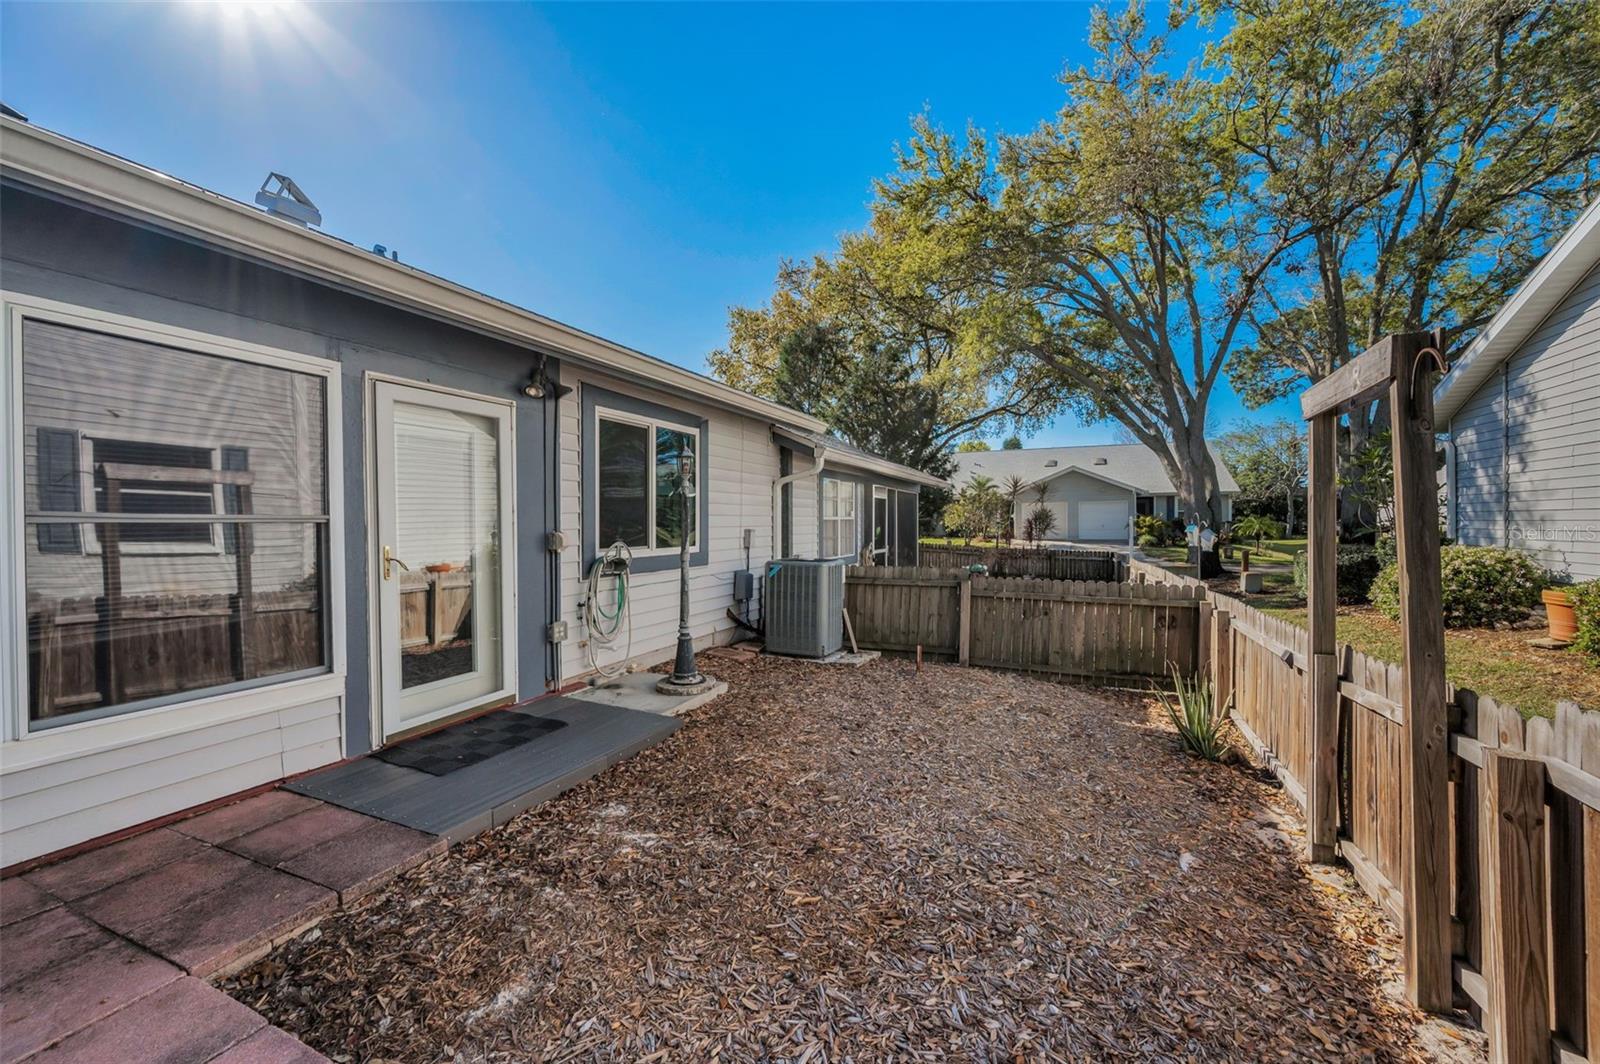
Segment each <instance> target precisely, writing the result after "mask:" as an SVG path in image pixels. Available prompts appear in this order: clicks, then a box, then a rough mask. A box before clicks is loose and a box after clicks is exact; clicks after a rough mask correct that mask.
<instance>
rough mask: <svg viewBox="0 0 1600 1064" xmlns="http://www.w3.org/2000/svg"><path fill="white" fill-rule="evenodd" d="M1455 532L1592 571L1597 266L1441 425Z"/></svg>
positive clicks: (1599, 376)
mask: <svg viewBox="0 0 1600 1064" xmlns="http://www.w3.org/2000/svg"><path fill="white" fill-rule="evenodd" d="M1450 433H1451V438H1452V440H1453V441H1454V443H1455V448H1454V462H1455V468H1454V471H1453V472H1454V499H1453V502H1454V514H1455V536H1456V538H1457V539H1458V540H1459V541H1460V542H1462V543H1465V544H1469V545H1477V546H1507V545H1510V546H1516V547H1522V548H1525V549H1527V550H1529V551H1531V552H1532V553H1533V554H1534V555H1535V557H1537V558H1538V559H1539V562H1540V564H1542V565H1544V566H1547V567H1549V568H1551V569H1553V570H1555V571H1557V572H1564V573H1566V574H1568V575H1570V576H1571V577H1572V578H1573V579H1578V580H1582V579H1593V578H1596V577H1600V269H1597V270H1594V271H1591V272H1590V273H1589V275H1588V276H1587V277H1585V278H1584V279H1583V280H1582V281H1581V282H1579V284H1578V285H1577V286H1576V288H1574V289H1573V291H1572V292H1571V293H1570V294H1569V295H1568V296H1567V298H1566V299H1565V300H1563V301H1562V303H1561V304H1560V306H1558V307H1557V309H1556V310H1555V311H1554V312H1553V313H1552V314H1551V315H1550V317H1549V318H1548V319H1546V321H1545V322H1544V323H1543V324H1542V325H1541V326H1540V327H1539V329H1538V330H1537V331H1536V332H1535V333H1534V334H1533V336H1531V337H1530V338H1529V339H1528V341H1527V342H1526V343H1524V344H1523V345H1522V347H1521V348H1520V349H1519V350H1518V351H1517V353H1516V354H1515V355H1513V356H1512V357H1511V358H1509V359H1507V360H1506V362H1505V364H1504V365H1503V366H1502V367H1501V370H1500V372H1498V373H1496V374H1495V375H1494V376H1493V377H1491V378H1490V379H1489V380H1488V381H1487V382H1486V383H1485V384H1484V386H1483V387H1482V388H1480V389H1479V390H1478V391H1477V393H1476V394H1474V395H1473V396H1472V398H1471V399H1469V400H1468V401H1467V403H1466V404H1465V405H1464V406H1462V408H1461V409H1460V410H1459V411H1457V412H1456V414H1455V416H1454V417H1453V418H1452V419H1451V424H1450Z"/></svg>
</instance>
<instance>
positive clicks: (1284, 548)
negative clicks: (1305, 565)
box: [1234, 536, 1306, 565]
mask: <svg viewBox="0 0 1600 1064" xmlns="http://www.w3.org/2000/svg"><path fill="white" fill-rule="evenodd" d="M1234 547H1235V548H1236V549H1237V548H1239V547H1248V548H1249V549H1250V560H1251V561H1252V562H1271V563H1274V564H1279V565H1293V564H1294V556H1295V555H1296V554H1298V553H1300V552H1301V551H1303V550H1305V549H1306V537H1304V536H1300V537H1298V538H1296V539H1264V540H1262V541H1261V549H1260V550H1257V549H1256V542H1255V540H1253V539H1251V540H1242V541H1240V542H1238V543H1235V544H1234Z"/></svg>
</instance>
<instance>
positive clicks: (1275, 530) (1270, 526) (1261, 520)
mask: <svg viewBox="0 0 1600 1064" xmlns="http://www.w3.org/2000/svg"><path fill="white" fill-rule="evenodd" d="M1233 534H1234V536H1236V537H1237V538H1239V539H1253V540H1255V541H1256V550H1260V549H1261V541H1262V540H1264V539H1277V538H1278V537H1279V536H1281V535H1283V522H1282V521H1275V520H1273V519H1272V518H1270V517H1266V516H1264V515H1262V514H1251V515H1250V516H1249V517H1241V518H1239V520H1237V521H1235V522H1234V523H1233Z"/></svg>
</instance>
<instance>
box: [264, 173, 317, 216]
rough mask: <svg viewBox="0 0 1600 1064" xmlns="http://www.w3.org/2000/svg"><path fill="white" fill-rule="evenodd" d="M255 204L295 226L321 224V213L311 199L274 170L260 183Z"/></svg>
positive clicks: (291, 180) (288, 177)
mask: <svg viewBox="0 0 1600 1064" xmlns="http://www.w3.org/2000/svg"><path fill="white" fill-rule="evenodd" d="M256 202H257V203H259V204H260V205H261V206H263V207H265V208H266V210H267V213H268V214H271V215H276V216H277V217H279V218H286V219H288V220H289V221H291V222H294V223H296V224H297V225H306V226H311V225H316V226H320V225H321V224H322V212H321V211H319V210H317V205H316V204H315V203H312V202H311V197H310V196H308V195H306V194H305V193H304V192H302V191H301V190H300V186H299V185H297V184H295V183H294V178H292V177H290V176H289V175H288V174H280V173H278V172H277V171H276V170H273V171H272V172H271V173H269V174H267V177H266V180H265V181H262V182H261V190H260V191H259V192H257V193H256Z"/></svg>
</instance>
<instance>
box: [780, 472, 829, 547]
mask: <svg viewBox="0 0 1600 1064" xmlns="http://www.w3.org/2000/svg"><path fill="white" fill-rule="evenodd" d="M816 466H817V463H816V461H815V459H812V458H809V457H807V456H806V455H803V454H797V455H795V456H794V472H796V473H806V472H810V473H811V475H810V476H802V477H800V478H799V479H797V480H795V481H794V487H792V488H791V489H790V490H789V495H790V504H789V516H790V518H791V520H792V521H793V527H792V528H791V530H790V534H789V547H790V549H791V553H792V554H793V555H794V557H796V558H815V557H816V556H817V551H818V550H819V549H820V548H821V544H820V543H819V542H818V540H819V537H820V536H821V534H822V526H821V511H820V509H819V500H820V499H821V498H822V480H821V478H820V477H818V476H817V475H816V472H815V470H816ZM823 468H824V469H826V468H827V466H826V464H824V466H823Z"/></svg>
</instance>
